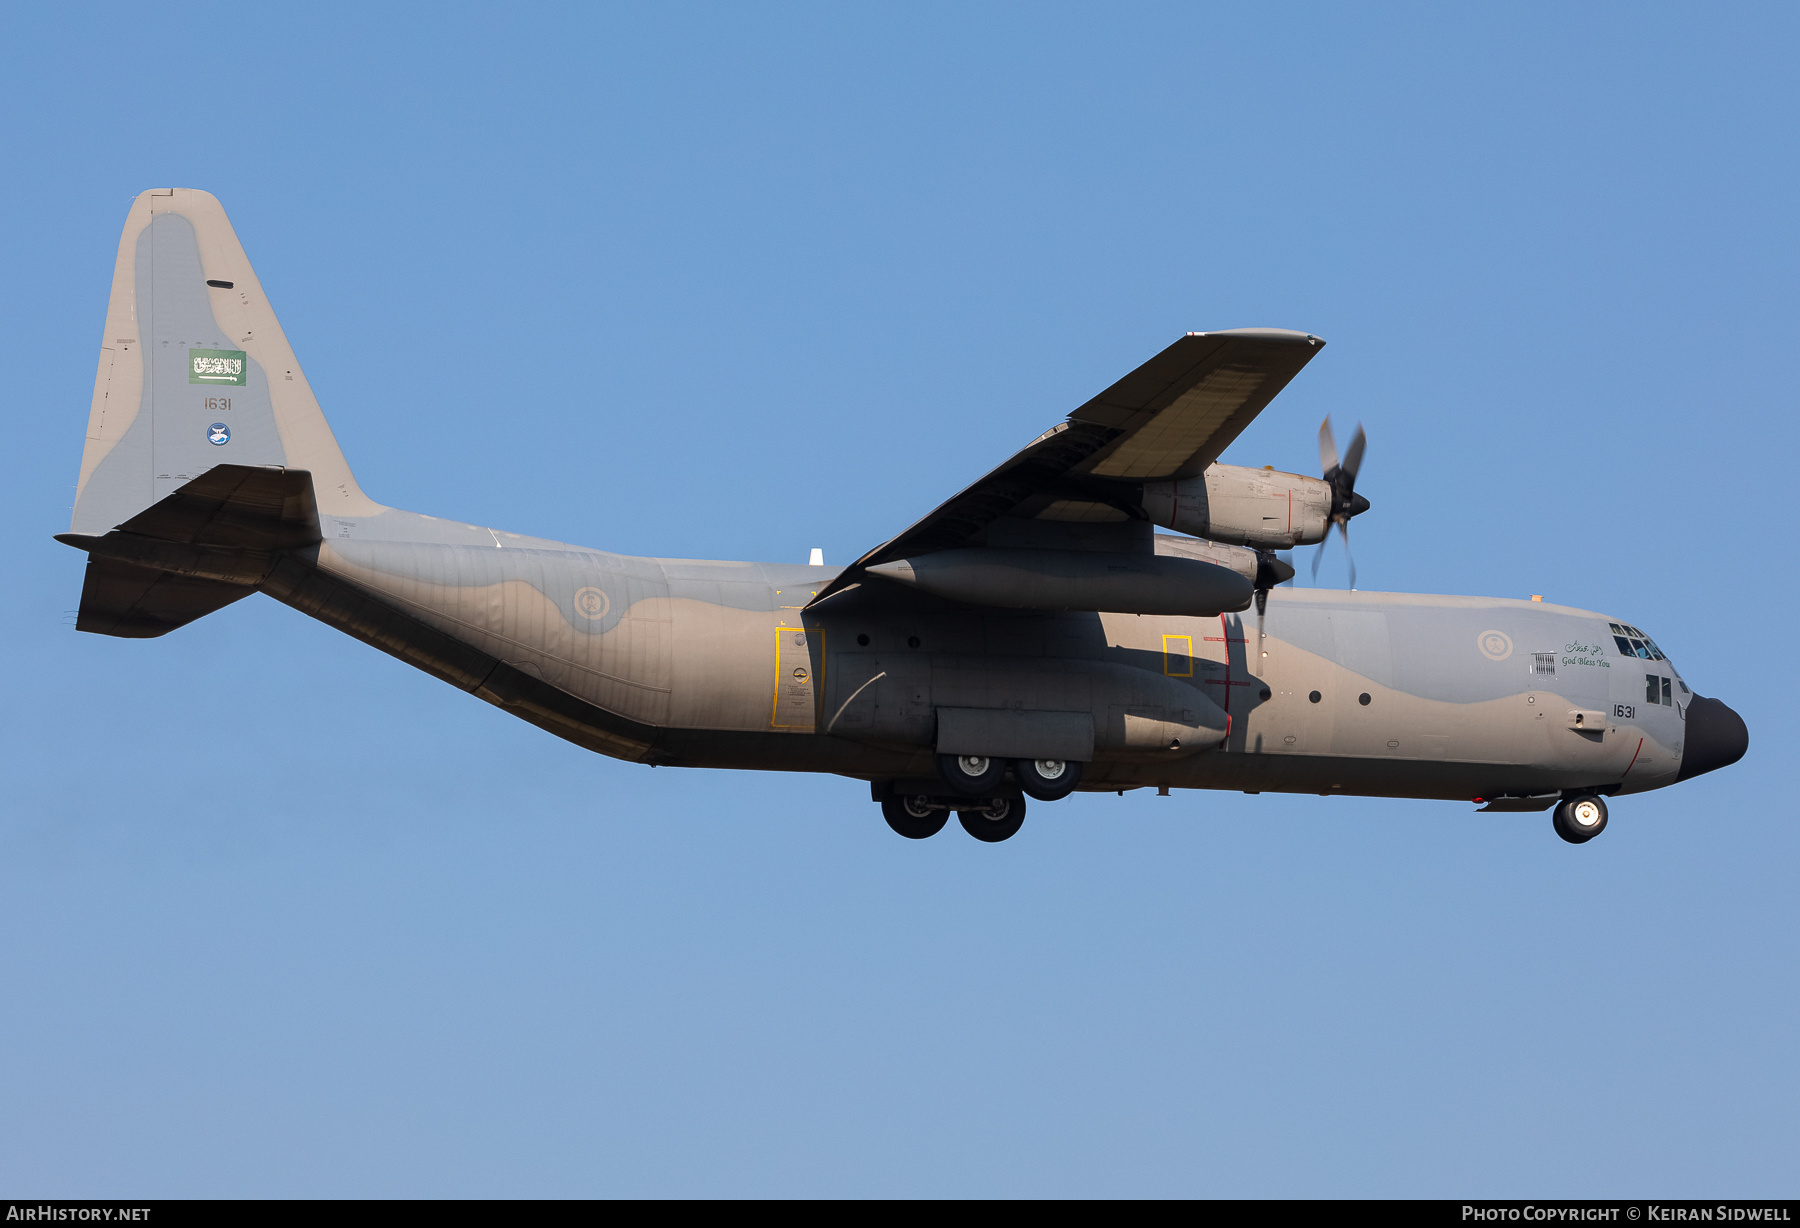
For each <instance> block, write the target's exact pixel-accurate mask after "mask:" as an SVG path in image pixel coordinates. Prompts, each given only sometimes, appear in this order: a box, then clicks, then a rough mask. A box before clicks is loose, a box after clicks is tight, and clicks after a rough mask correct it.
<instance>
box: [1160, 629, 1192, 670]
mask: <svg viewBox="0 0 1800 1228" xmlns="http://www.w3.org/2000/svg"><path fill="white" fill-rule="evenodd" d="M1176 665H1179V666H1181V668H1180V669H1175V668H1173V667H1174V666H1176ZM1163 673H1165V674H1167V675H1168V676H1169V677H1171V678H1192V677H1193V676H1194V637H1193V636H1191V635H1165V636H1163Z"/></svg>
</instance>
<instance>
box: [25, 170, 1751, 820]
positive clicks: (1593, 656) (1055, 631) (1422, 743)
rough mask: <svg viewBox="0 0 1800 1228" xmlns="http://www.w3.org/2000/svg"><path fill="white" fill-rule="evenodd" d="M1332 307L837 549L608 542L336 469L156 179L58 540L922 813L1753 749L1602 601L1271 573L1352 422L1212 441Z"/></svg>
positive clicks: (682, 742)
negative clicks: (1232, 453) (1299, 440)
mask: <svg viewBox="0 0 1800 1228" xmlns="http://www.w3.org/2000/svg"><path fill="white" fill-rule="evenodd" d="M1323 344H1324V343H1323V342H1322V341H1320V340H1319V339H1318V338H1317V337H1313V336H1310V335H1308V334H1306V333H1298V332H1288V331H1284V330H1280V329H1262V328H1253V329H1233V330H1230V331H1226V332H1214V333H1190V334H1188V335H1187V336H1184V337H1182V338H1180V339H1179V340H1177V341H1176V342H1175V343H1174V344H1173V345H1171V346H1169V347H1168V348H1167V349H1165V350H1164V351H1162V353H1160V354H1157V355H1156V356H1155V357H1154V358H1151V359H1150V360H1149V361H1148V362H1146V363H1145V364H1144V365H1143V366H1141V367H1139V368H1138V369H1137V370H1135V371H1133V372H1131V373H1130V374H1129V375H1127V376H1125V377H1124V378H1123V379H1121V380H1120V381H1119V382H1118V383H1116V384H1114V385H1113V386H1112V387H1110V388H1108V389H1106V391H1104V392H1102V393H1101V394H1100V395H1099V396H1096V397H1094V398H1093V399H1092V400H1090V401H1088V402H1087V403H1086V404H1084V405H1082V406H1081V407H1080V408H1078V409H1076V410H1075V411H1074V412H1073V413H1071V414H1070V415H1069V416H1068V417H1067V419H1066V420H1064V421H1062V422H1058V423H1057V424H1056V425H1055V426H1053V427H1051V428H1050V429H1049V430H1048V431H1045V432H1044V433H1043V434H1042V435H1040V436H1038V437H1037V438H1036V439H1034V440H1032V441H1031V443H1029V444H1027V445H1026V446H1025V448H1024V449H1022V450H1021V451H1020V452H1018V453H1017V454H1016V455H1014V456H1013V457H1012V458H1011V459H1009V460H1007V461H1006V462H1005V463H1004V464H1002V465H1000V466H999V467H998V468H997V469H995V470H994V471H993V472H992V473H990V474H988V475H987V476H986V477H984V478H982V479H981V480H980V481H978V482H976V483H975V484H974V485H972V486H970V487H969V488H968V489H966V490H964V491H962V492H961V493H960V494H957V495H955V496H954V497H953V498H951V499H950V500H949V501H947V502H946V503H944V504H943V505H942V506H940V507H938V508H937V509H936V510H935V511H932V512H931V513H930V514H929V515H927V516H925V517H924V519H922V520H920V521H919V522H918V523H917V524H915V525H913V526H912V527H911V528H908V529H906V530H905V531H903V532H901V533H900V534H899V535H898V536H896V537H894V538H892V539H891V540H889V541H887V542H884V543H882V544H881V545H879V546H877V547H875V548H874V549H873V550H870V551H869V552H868V553H867V554H865V555H863V557H861V558H859V559H857V560H856V561H855V562H854V563H852V564H850V565H849V566H848V567H844V568H841V569H836V570H833V569H832V568H829V567H824V566H821V565H799V564H794V565H788V564H780V563H732V562H693V561H686V560H676V559H650V558H631V557H626V556H623V555H617V554H608V553H606V552H604V551H600V550H591V549H587V548H584V547H579V546H569V545H564V544H563V543H561V542H554V541H545V540H541V539H539V538H533V537H522V536H519V535H518V534H514V533H507V532H503V531H500V530H496V529H489V528H484V527H481V526H478V525H467V524H458V523H456V522H454V521H448V520H440V519H437V518H435V517H432V516H425V515H420V514H418V513H414V512H403V511H398V510H395V509H393V508H388V507H384V506H382V505H381V504H379V503H376V502H375V501H374V500H372V499H370V498H369V497H368V496H366V495H364V494H363V491H362V487H361V486H359V485H358V484H357V481H356V479H355V477H353V476H352V475H351V472H350V467H349V466H348V465H347V464H346V463H345V462H344V457H343V454H342V453H341V452H340V451H339V450H338V445H337V441H336V440H335V439H334V438H333V436H332V433H331V428H330V427H328V426H327V425H326V422H325V417H324V415H323V414H322V413H321V412H320V409H319V404H318V402H317V401H316V400H315V399H314V397H313V393H312V389H311V388H310V387H309V386H308V384H307V382H306V376H305V375H304V374H302V372H301V369H300V364H299V363H298V362H297V361H295V358H294V353H293V351H292V350H291V349H290V348H289V346H288V342H287V338H286V337H285V336H284V335H283V333H282V331H281V326H280V325H279V324H278V323H276V320H275V315H274V312H273V311H272V310H271V309H270V306H269V300H268V299H267V298H266V297H265V296H264V294H263V290H262V286H261V284H260V283H259V282H258V281H257V279H256V274H255V273H254V272H252V271H251V268H250V263H249V261H248V259H246V257H245V255H244V251H243V248H242V247H241V246H240V245H239V243H238V240H237V236H236V234H235V233H234V232H233V230H232V227H231V223H230V222H229V221H227V220H226V217H225V213H224V210H223V209H221V208H220V206H219V202H218V201H217V200H215V199H214V198H213V197H212V196H211V195H209V194H207V193H206V192H201V191H194V190H190V189H180V188H173V189H161V190H157V191H151V192H145V193H144V194H143V195H142V196H139V197H138V198H137V200H136V202H135V203H134V204H133V205H132V207H131V212H130V214H129V216H128V217H127V219H126V223H125V233H124V236H123V238H122V239H121V240H120V243H119V254H118V263H117V265H116V267H115V270H114V273H113V283H112V299H111V302H110V304H109V306H108V309H107V316H106V333H105V336H104V337H103V338H102V340H101V349H100V369H99V374H98V376H97V378H96V380H95V384H94V397H93V405H92V409H91V411H90V413H89V417H88V430H87V444H86V449H85V450H84V452H83V453H82V458H81V476H80V483H79V485H78V487H77V492H76V499H75V511H74V518H73V523H72V524H71V525H70V532H68V533H66V534H60V535H59V536H58V540H59V541H63V542H66V543H68V544H69V545H72V546H75V547H77V548H79V549H81V550H84V551H86V552H87V555H88V563H87V575H86V579H85V581H84V583H83V587H82V592H81V611H80V615H79V620H78V621H77V623H76V626H77V628H78V629H79V630H82V631H92V632H97V633H99V634H102V635H117V636H129V637H151V636H158V635H163V634H166V633H167V632H169V631H173V630H174V629H175V628H177V627H180V626H183V625H185V624H186V623H189V622H192V621H193V620H194V619H197V618H199V617H201V616H202V615H205V614H208V613H211V612H212V611H214V610H217V609H219V608H221V607H223V606H226V605H229V604H230V603H231V602H234V601H237V600H239V599H240V598H243V597H247V596H249V595H250V594H252V593H255V592H264V593H267V594H268V595H270V596H271V597H274V598H275V599H276V600H277V601H281V602H284V603H286V604H287V605H290V606H293V607H294V608H296V609H298V610H300V611H302V612H304V613H306V614H310V615H312V616H313V617H314V618H317V619H320V620H321V621H323V622H325V623H328V624H329V625H331V626H333V627H336V628H338V629H339V630H340V631H344V632H347V633H348V634H350V635H353V636H355V637H356V638H358V639H360V640H363V641H365V642H366V643H369V644H371V645H373V646H375V647H376V648H379V649H381V650H382V651H384V652H387V653H391V654H392V655H394V656H396V657H399V658H400V659H401V660H403V661H406V662H409V663H411V664H413V665H416V666H418V667H419V668H420V669H422V670H425V671H426V672H428V673H430V674H434V675H436V676H437V677H439V678H441V679H443V680H444V681H445V682H448V683H450V684H451V685H452V686H456V687H460V688H461V689H463V690H465V691H470V692H472V693H474V694H475V695H477V696H479V697H480V698H482V699H484V700H487V701H488V702H489V703H492V704H496V705H498V706H499V707H501V708H503V709H505V710H506V711H508V712H510V713H512V714H514V715H515V716H518V717H521V718H523V719H525V720H527V721H530V722H531V723H533V724H534V725H537V726H539V727H541V728H543V729H546V730H548V731H550V732H551V733H554V734H556V735H557V736H559V737H562V738H566V739H568V740H569V741H571V742H574V743H576V744H577V745H579V746H584V747H586V748H588V749H590V750H595V751H599V752H600V753H602V754H606V755H612V756H614V757H616V758H620V759H629V760H633V761H636V762H639V763H651V764H678V765H683V766H688V767H718V768H767V769H776V770H781V771H796V772H832V773H837V774H839V775H843V776H849V777H855V778H858V779H861V780H865V781H868V782H869V785H870V788H871V790H872V792H873V795H874V799H875V800H876V801H877V802H879V803H880V805H881V811H882V814H883V815H884V817H885V818H886V820H887V822H888V824H889V825H890V826H892V827H893V829H894V830H895V831H897V832H899V833H900V834H901V835H903V836H910V837H913V838H920V837H925V836H930V835H933V834H935V833H936V832H937V831H938V830H939V829H941V828H942V827H943V826H944V824H945V822H946V821H947V818H948V816H949V814H950V813H951V812H955V813H956V814H957V816H958V819H959V821H960V822H961V824H962V826H963V827H964V828H965V829H966V830H967V831H968V832H969V833H970V834H971V835H973V836H975V837H976V838H977V839H980V840H985V841H990V842H991V841H999V840H1004V839H1006V838H1008V837H1009V836H1011V835H1013V834H1014V833H1015V832H1017V831H1018V830H1019V826H1020V824H1021V823H1022V822H1023V820H1024V815H1025V798H1026V797H1027V796H1029V797H1031V798H1034V799H1037V800H1040V801H1055V800H1057V799H1060V798H1063V797H1066V796H1067V795H1068V794H1069V793H1070V792H1071V791H1073V790H1076V789H1086V790H1097V791H1098V790H1121V791H1122V790H1125V789H1136V788H1142V787H1147V786H1155V787H1157V788H1158V789H1160V790H1162V791H1165V792H1166V791H1167V790H1169V789H1174V788H1184V789H1239V790H1243V791H1245V792H1248V793H1257V792H1263V791H1280V792H1293V793H1320V794H1325V795H1330V794H1333V793H1346V794H1362V795H1369V796H1379V797H1415V798H1446V799H1460V800H1464V801H1467V800H1470V799H1473V800H1474V801H1475V802H1477V803H1485V807H1486V809H1487V810H1491V811H1492V810H1497V811H1542V810H1551V811H1552V814H1553V825H1554V828H1555V830H1556V832H1557V834H1559V835H1560V836H1561V837H1562V838H1563V839H1564V840H1567V841H1569V842H1571V843H1577V844H1579V843H1582V842H1585V841H1587V840H1590V839H1592V838H1593V837H1594V836H1596V835H1598V834H1599V833H1600V832H1601V831H1602V830H1603V829H1604V828H1605V826H1606V822H1607V808H1606V802H1605V800H1603V799H1605V798H1608V797H1617V796H1619V795H1622V794H1627V793H1636V792H1641V791H1643V790H1646V789H1655V788H1660V787H1662V786H1664V785H1669V784H1674V783H1676V782H1677V781H1681V780H1686V779H1687V778H1688V777H1690V776H1694V775H1697V774H1699V773H1701V772H1708V771H1711V770H1713V769H1714V768H1718V767H1723V766H1725V765H1726V764H1730V763H1734V762H1736V761H1737V760H1738V759H1739V758H1740V757H1742V755H1743V754H1744V752H1745V750H1746V748H1747V747H1748V744H1749V735H1748V732H1747V730H1746V729H1745V726H1744V722H1743V721H1742V720H1741V719H1740V718H1739V717H1738V715H1737V713H1735V712H1733V711H1732V710H1731V709H1730V708H1728V707H1726V706H1725V705H1724V704H1723V703H1721V702H1719V701H1718V700H1716V699H1703V698H1701V697H1700V696H1698V695H1696V694H1694V693H1693V692H1691V691H1690V690H1689V689H1688V684H1687V682H1686V680H1685V679H1683V678H1682V676H1681V674H1680V672H1679V671H1677V670H1676V668H1675V667H1674V665H1673V664H1672V663H1671V662H1670V661H1669V660H1668V658H1667V657H1666V656H1664V654H1663V652H1662V650H1661V649H1660V648H1658V647H1657V645H1656V643H1655V641H1654V640H1652V639H1651V638H1650V637H1649V636H1648V635H1646V634H1644V633H1643V632H1642V631H1640V630H1639V629H1638V628H1637V627H1636V626H1635V625H1633V624H1632V623H1628V622H1625V621H1624V620H1622V619H1617V618H1612V617H1609V616H1606V615H1602V614H1592V613H1589V612H1587V611H1585V610H1576V609H1570V608H1567V607H1563V606H1556V605H1550V604H1547V603H1542V602H1536V601H1522V600H1506V599H1502V598H1493V597H1450V596H1416V595H1404V594H1395V593H1365V592H1357V591H1349V592H1335V591H1326V590H1320V589H1294V588H1288V587H1280V586H1281V585H1282V583H1283V582H1284V581H1286V580H1289V579H1291V578H1292V576H1293V568H1292V567H1291V565H1289V564H1287V563H1286V562H1284V561H1283V560H1281V559H1280V558H1278V557H1277V555H1276V553H1275V552H1276V551H1277V550H1278V549H1279V550H1289V549H1292V548H1293V547H1296V546H1305V545H1310V544H1313V543H1322V542H1323V541H1324V539H1325V537H1326V536H1327V534H1328V533H1329V532H1330V530H1331V528H1332V526H1334V525H1335V526H1336V527H1337V528H1338V530H1339V531H1340V532H1341V533H1343V534H1344V535H1345V542H1346V546H1347V545H1348V525H1349V521H1350V519H1351V518H1352V517H1354V516H1356V515H1358V514H1360V513H1361V512H1364V511H1366V510H1368V507H1369V503H1368V501H1367V500H1366V499H1365V498H1364V497H1363V496H1362V495H1360V494H1358V493H1357V492H1356V490H1355V483H1356V475H1357V471H1358V468H1359V467H1360V464H1361V460H1362V454H1363V447H1364V436H1363V433H1362V431H1361V430H1360V428H1359V429H1358V432H1357V434H1356V437H1355V439H1354V440H1353V442H1352V443H1351V445H1350V447H1349V448H1348V449H1347V450H1346V452H1345V453H1344V455H1343V456H1341V457H1340V456H1339V455H1338V454H1337V451H1336V447H1335V444H1334V441H1333V439H1332V434H1331V431H1330V424H1329V419H1327V423H1326V426H1325V427H1324V428H1322V429H1321V432H1320V453H1321V456H1320V460H1321V463H1322V467H1323V476H1321V477H1311V476H1307V475H1301V474H1293V473H1280V472H1276V471H1274V470H1273V469H1267V468H1265V469H1247V468H1239V467H1237V466H1234V465H1225V464H1220V463H1218V458H1219V455H1220V453H1221V452H1223V451H1224V449H1225V447H1226V446H1227V445H1228V444H1230V443H1231V441H1232V440H1233V439H1234V438H1236V437H1237V435H1238V434H1239V432H1241V431H1242V430H1243V429H1244V428H1245V426H1246V425H1248V423H1249V422H1250V420H1251V419H1252V418H1254V417H1255V416H1256V415H1257V413H1259V412H1260V411H1261V410H1262V408H1263V407H1264V406H1265V405H1267V404H1268V403H1269V402H1270V400H1271V399H1273V398H1274V396H1275V395H1276V394H1277V393H1278V392H1280V391H1281V389H1282V388H1283V387H1284V386H1286V384H1287V382H1288V381H1289V380H1290V379H1292V378H1293V377H1294V376H1295V375H1296V374H1297V373H1298V372H1299V371H1300V369H1301V368H1302V367H1304V366H1305V365H1306V364H1307V362H1308V361H1310V360H1311V359H1312V357H1313V356H1314V355H1315V354H1317V353H1318V352H1319V349H1320V347H1321V346H1322V345H1323ZM1158 528H1163V529H1168V530H1171V531H1172V532H1170V533H1158V532H1157V531H1156V530H1157V529H1158ZM1321 548H1322V546H1321ZM1314 566H1315V569H1316V566H1317V563H1316V559H1315V564H1314ZM1352 584H1353V585H1354V580H1352Z"/></svg>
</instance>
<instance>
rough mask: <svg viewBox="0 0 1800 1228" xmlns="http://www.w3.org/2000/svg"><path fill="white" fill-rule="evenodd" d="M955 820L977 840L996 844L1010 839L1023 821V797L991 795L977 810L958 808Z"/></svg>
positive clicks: (1022, 824)
mask: <svg viewBox="0 0 1800 1228" xmlns="http://www.w3.org/2000/svg"><path fill="white" fill-rule="evenodd" d="M956 821H957V822H959V823H961V824H962V825H963V830H964V831H966V832H968V833H969V834H970V835H971V836H974V837H975V838H976V839H977V840H985V841H986V842H987V843H989V844H998V843H1000V842H1001V841H1002V840H1008V839H1011V838H1012V837H1013V836H1014V835H1015V834H1016V833H1017V832H1018V830H1019V828H1020V827H1022V826H1024V823H1025V799H1024V798H1022V797H992V798H989V799H988V800H987V801H986V802H985V803H983V805H982V807H981V809H979V810H958V811H957V812H956Z"/></svg>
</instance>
